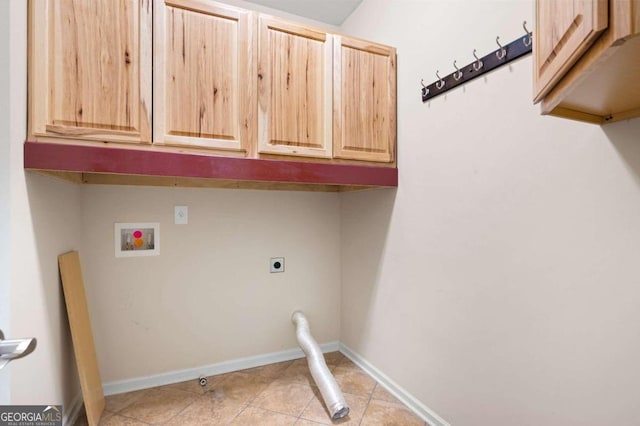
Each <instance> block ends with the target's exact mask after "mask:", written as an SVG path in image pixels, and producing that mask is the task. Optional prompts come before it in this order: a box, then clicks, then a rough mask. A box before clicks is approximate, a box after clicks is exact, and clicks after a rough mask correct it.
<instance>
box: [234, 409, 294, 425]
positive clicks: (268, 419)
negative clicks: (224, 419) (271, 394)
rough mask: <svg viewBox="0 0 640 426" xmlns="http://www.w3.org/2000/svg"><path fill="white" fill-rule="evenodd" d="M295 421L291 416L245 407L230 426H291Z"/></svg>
mask: <svg viewBox="0 0 640 426" xmlns="http://www.w3.org/2000/svg"><path fill="white" fill-rule="evenodd" d="M296 420H297V419H296V418H295V417H293V416H287V415H285V414H280V413H274V412H273V411H269V410H264V409H262V408H258V407H247V408H246V409H245V410H244V411H243V412H242V413H240V415H239V416H238V417H236V418H235V419H234V420H233V421H232V422H231V423H230V424H231V425H246V426H257V425H260V426H290V425H293V424H294V423H295V422H296Z"/></svg>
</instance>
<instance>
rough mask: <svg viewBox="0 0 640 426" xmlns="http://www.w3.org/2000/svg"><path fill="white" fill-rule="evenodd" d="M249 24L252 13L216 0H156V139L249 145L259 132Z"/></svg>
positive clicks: (241, 147)
mask: <svg viewBox="0 0 640 426" xmlns="http://www.w3.org/2000/svg"><path fill="white" fill-rule="evenodd" d="M250 21H251V16H250V14H249V12H247V11H242V10H239V9H235V8H231V7H226V6H223V5H220V4H217V3H212V2H201V1H195V0H173V1H169V0H167V1H164V0H160V1H157V2H156V27H155V28H156V34H155V37H156V44H155V46H156V49H155V59H154V60H155V69H154V72H155V93H154V96H155V104H154V119H155V125H154V127H155V129H154V130H155V134H154V142H155V143H161V144H167V145H191V146H199V147H207V148H217V149H225V150H238V151H246V150H247V149H248V146H249V145H250V141H251V140H253V136H252V134H253V133H255V125H253V124H252V121H253V120H254V119H255V118H254V117H255V113H252V108H251V105H252V103H253V104H254V105H255V94H254V93H255V89H254V90H251V89H252V86H253V85H252V83H251V78H252V73H251V68H253V67H254V66H255V65H254V64H255V61H254V60H252V59H251V55H252V49H251V46H252V41H251V40H252V32H251V29H250ZM254 72H255V71H254ZM252 93H253V94H252Z"/></svg>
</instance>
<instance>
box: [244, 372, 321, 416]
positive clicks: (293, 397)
mask: <svg viewBox="0 0 640 426" xmlns="http://www.w3.org/2000/svg"><path fill="white" fill-rule="evenodd" d="M312 397H313V388H312V387H311V386H309V385H307V384H303V383H293V382H288V381H285V380H276V381H274V382H273V383H271V384H270V385H269V387H268V388H266V389H265V390H264V391H263V392H262V393H261V394H260V395H258V397H257V398H256V399H255V400H254V401H253V402H252V403H251V405H253V406H256V407H260V408H265V409H267V410H271V411H276V412H278V413H282V414H288V415H290V416H296V417H298V416H299V415H300V413H302V411H303V410H304V408H305V407H306V406H307V404H308V403H309V401H311V398H312Z"/></svg>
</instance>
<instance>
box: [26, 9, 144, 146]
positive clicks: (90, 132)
mask: <svg viewBox="0 0 640 426" xmlns="http://www.w3.org/2000/svg"><path fill="white" fill-rule="evenodd" d="M150 1H151V0H123V1H118V2H115V1H113V0H93V1H86V0H34V1H31V2H30V3H29V14H30V26H29V31H30V34H29V82H30V89H29V135H30V139H33V140H39V139H46V138H54V139H58V138H63V139H81V140H93V141H96V140H97V141H109V142H129V143H150V142H151V43H152V40H151V37H152V31H151V19H152V18H151V4H150Z"/></svg>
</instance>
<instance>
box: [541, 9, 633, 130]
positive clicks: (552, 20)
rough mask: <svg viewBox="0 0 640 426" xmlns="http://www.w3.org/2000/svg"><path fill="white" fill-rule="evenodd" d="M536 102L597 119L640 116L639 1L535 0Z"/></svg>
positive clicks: (555, 111)
mask: <svg viewBox="0 0 640 426" xmlns="http://www.w3.org/2000/svg"><path fill="white" fill-rule="evenodd" d="M534 37H535V40H534V47H533V63H534V102H536V103H537V102H541V110H542V113H543V114H550V115H555V116H559V117H564V118H570V119H574V120H580V121H585V122H590V123H596V124H606V123H610V122H614V121H620V120H624V119H628V118H633V117H639V116H640V78H638V77H639V76H640V0H566V1H561V2H560V1H557V0H536V30H535V31H534Z"/></svg>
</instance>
